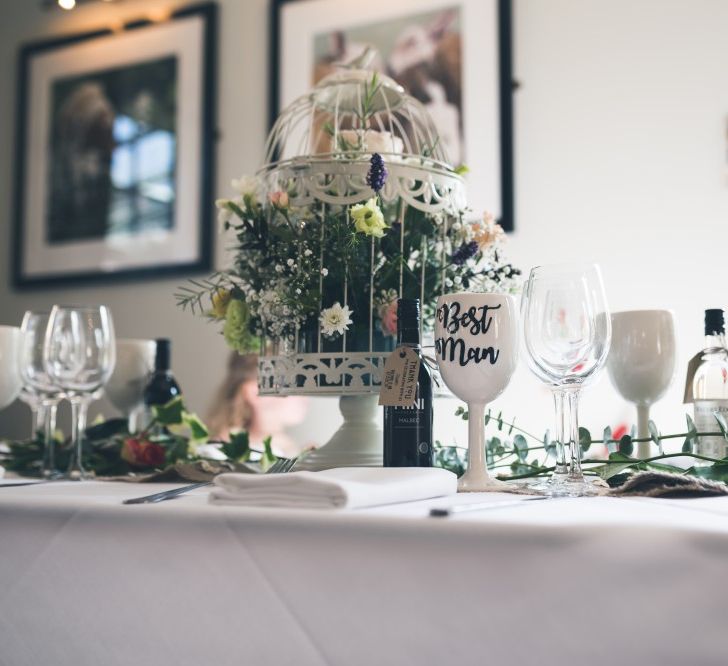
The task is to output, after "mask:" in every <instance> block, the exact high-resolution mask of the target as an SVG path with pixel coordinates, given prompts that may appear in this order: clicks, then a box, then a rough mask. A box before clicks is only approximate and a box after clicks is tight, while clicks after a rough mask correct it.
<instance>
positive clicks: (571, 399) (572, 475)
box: [565, 389, 584, 481]
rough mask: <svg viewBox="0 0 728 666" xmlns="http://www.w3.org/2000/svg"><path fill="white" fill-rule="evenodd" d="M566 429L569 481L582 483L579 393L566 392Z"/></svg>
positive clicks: (576, 391)
mask: <svg viewBox="0 0 728 666" xmlns="http://www.w3.org/2000/svg"><path fill="white" fill-rule="evenodd" d="M565 397H566V407H567V412H568V414H567V419H566V423H567V427H568V432H567V433H566V438H567V439H566V441H567V442H568V443H569V479H570V480H571V481H583V480H584V474H583V473H582V470H581V446H580V444H579V391H578V390H574V389H572V390H568V391H566V396H565Z"/></svg>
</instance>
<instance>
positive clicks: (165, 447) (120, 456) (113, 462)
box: [0, 397, 277, 476]
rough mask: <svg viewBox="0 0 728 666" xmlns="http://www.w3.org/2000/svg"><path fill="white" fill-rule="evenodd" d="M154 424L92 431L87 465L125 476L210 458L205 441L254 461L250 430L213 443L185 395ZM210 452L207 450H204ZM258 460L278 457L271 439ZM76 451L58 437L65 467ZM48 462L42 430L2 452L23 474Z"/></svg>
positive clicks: (121, 423)
mask: <svg viewBox="0 0 728 666" xmlns="http://www.w3.org/2000/svg"><path fill="white" fill-rule="evenodd" d="M152 410H153V418H152V422H151V423H150V424H149V425H148V426H147V428H145V429H144V430H143V431H142V432H139V433H134V434H132V433H130V432H129V431H128V423H127V421H126V419H110V420H107V421H103V422H102V423H99V424H97V425H93V426H91V427H90V428H88V429H87V430H86V434H85V437H84V443H83V449H84V456H83V463H84V467H85V468H86V469H87V470H89V471H93V472H94V473H95V474H96V475H97V476H123V475H127V474H129V475H131V474H148V473H150V472H155V471H161V470H163V469H165V468H167V467H169V466H172V465H175V464H176V463H178V462H196V461H199V460H205V459H209V458H207V457H206V456H205V455H201V452H200V450H199V449H200V447H201V446H202V445H204V444H208V443H210V444H213V443H216V444H220V446H219V451H221V452H222V453H223V454H224V455H225V456H226V458H227V460H228V461H230V462H235V463H245V462H248V461H249V460H250V458H251V455H252V454H253V453H256V451H254V450H253V449H251V448H250V441H249V437H248V433H246V432H236V433H232V434H231V437H230V441H228V442H211V441H209V438H208V430H207V427H206V426H205V424H204V423H203V422H202V421H201V420H200V418H199V417H198V416H197V415H196V414H194V413H192V412H190V411H188V410H187V408H186V407H185V404H184V402H183V400H182V398H181V397H178V398H174V399H173V400H171V401H170V402H169V403H167V404H166V405H164V406H162V407H153V408H152ZM202 453H203V454H204V450H203V451H202ZM257 453H259V454H260V459H259V460H258V461H257V463H258V464H259V465H260V468H261V470H262V471H265V470H266V469H268V468H269V467H270V466H271V465H272V464H273V463H274V462H275V461H276V460H277V458H276V456H275V455H274V454H273V451H272V449H271V438H270V437H268V438H266V439H265V440H264V442H263V450H262V451H258V452H257ZM70 455H71V442H70V441H69V440H61V441H57V446H56V451H55V460H56V467H57V468H58V469H60V470H64V469H66V468H67V466H68V464H69V461H70ZM42 460H43V440H42V437H41V436H40V434H37V435H36V436H35V437H33V438H32V439H30V440H25V441H16V442H9V443H8V451H7V452H6V453H4V454H3V453H0V464H2V465H3V466H4V467H5V468H6V469H7V470H8V471H11V472H15V473H16V474H19V475H22V476H39V475H40V473H41V465H42Z"/></svg>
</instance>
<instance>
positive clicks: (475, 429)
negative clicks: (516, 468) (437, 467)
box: [435, 293, 518, 492]
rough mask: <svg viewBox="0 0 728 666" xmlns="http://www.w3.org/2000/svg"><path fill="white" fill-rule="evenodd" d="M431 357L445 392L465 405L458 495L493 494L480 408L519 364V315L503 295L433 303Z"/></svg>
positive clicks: (441, 299)
mask: <svg viewBox="0 0 728 666" xmlns="http://www.w3.org/2000/svg"><path fill="white" fill-rule="evenodd" d="M435 355H436V358H437V365H438V369H439V371H440V375H441V377H442V379H443V381H444V382H445V384H447V386H448V388H449V389H450V390H451V391H452V392H453V394H455V395H456V396H457V397H458V398H460V399H461V400H464V401H465V402H467V403H468V412H469V418H468V469H467V471H466V472H465V474H464V475H463V476H462V477H460V479H459V480H458V490H460V491H461V492H463V491H465V492H476V491H483V490H494V489H498V488H499V487H501V488H502V487H503V482H501V481H498V480H496V479H493V478H492V477H491V476H490V475H489V474H488V470H487V467H486V465H485V433H484V428H485V423H484V415H485V405H486V404H487V403H489V402H491V401H492V400H495V398H497V397H498V396H499V395H500V394H501V393H503V391H504V390H505V388H506V387H507V386H508V384H509V382H510V380H511V377H512V376H513V372H514V371H515V369H516V364H517V363H518V314H517V309H516V303H515V300H514V299H513V297H512V296H509V295H507V294H470V293H458V294H448V295H443V296H440V297H439V298H438V299H437V313H436V317H435Z"/></svg>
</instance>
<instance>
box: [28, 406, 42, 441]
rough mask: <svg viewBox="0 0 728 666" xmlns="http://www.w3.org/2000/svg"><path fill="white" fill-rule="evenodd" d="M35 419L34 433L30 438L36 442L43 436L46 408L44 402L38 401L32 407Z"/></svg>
mask: <svg viewBox="0 0 728 666" xmlns="http://www.w3.org/2000/svg"><path fill="white" fill-rule="evenodd" d="M31 411H32V413H33V414H32V417H33V426H32V427H33V432H31V433H30V438H31V439H33V440H35V439H36V438H38V437H42V435H43V426H44V422H45V406H44V405H43V402H42V401H40V400H39V401H38V402H37V403H35V405H33V406H32V407H31Z"/></svg>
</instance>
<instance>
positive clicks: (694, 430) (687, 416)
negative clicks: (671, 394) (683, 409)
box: [685, 414, 698, 438]
mask: <svg viewBox="0 0 728 666" xmlns="http://www.w3.org/2000/svg"><path fill="white" fill-rule="evenodd" d="M685 421H686V422H687V424H688V433H689V434H690V435H691V436H692V437H694V436H695V435H697V434H698V429H697V428H696V427H695V421H693V418H692V416H690V414H685ZM692 437H691V438H692Z"/></svg>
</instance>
